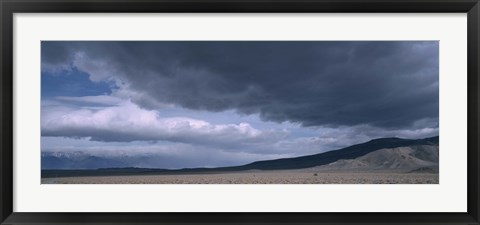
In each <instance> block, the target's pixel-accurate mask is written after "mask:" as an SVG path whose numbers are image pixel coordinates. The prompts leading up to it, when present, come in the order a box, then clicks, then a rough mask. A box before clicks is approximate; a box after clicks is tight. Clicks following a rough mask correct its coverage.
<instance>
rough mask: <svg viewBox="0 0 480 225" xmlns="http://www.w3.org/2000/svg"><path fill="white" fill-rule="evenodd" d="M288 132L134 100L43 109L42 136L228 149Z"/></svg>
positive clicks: (284, 135) (259, 142)
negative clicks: (164, 112)
mask: <svg viewBox="0 0 480 225" xmlns="http://www.w3.org/2000/svg"><path fill="white" fill-rule="evenodd" d="M101 99H102V98H100V100H101ZM69 100H75V101H78V100H92V98H71V99H70V98H69ZM107 100H108V101H110V100H111V99H108V98H107ZM96 101H97V100H94V101H93V102H96ZM108 101H107V102H108ZM286 135H287V133H286V132H285V131H283V130H282V131H275V130H259V129H256V128H254V127H252V125H250V124H249V123H238V124H233V123H231V124H212V123H210V122H207V121H204V120H199V119H193V118H189V117H161V116H160V114H159V113H158V112H157V111H153V110H146V109H142V108H140V107H138V106H137V105H135V104H134V103H131V102H130V101H123V102H122V103H120V104H118V105H116V106H109V107H102V108H100V109H90V108H70V107H66V106H61V105H60V106H45V107H44V108H43V109H42V136H64V137H71V138H84V137H90V138H91V140H97V141H104V142H131V141H170V142H179V143H192V144H199V145H206V146H208V145H212V146H221V147H224V148H226V149H228V148H240V147H242V146H249V145H252V144H261V143H271V142H275V141H277V140H279V139H282V138H285V137H286ZM247 151H248V150H247Z"/></svg>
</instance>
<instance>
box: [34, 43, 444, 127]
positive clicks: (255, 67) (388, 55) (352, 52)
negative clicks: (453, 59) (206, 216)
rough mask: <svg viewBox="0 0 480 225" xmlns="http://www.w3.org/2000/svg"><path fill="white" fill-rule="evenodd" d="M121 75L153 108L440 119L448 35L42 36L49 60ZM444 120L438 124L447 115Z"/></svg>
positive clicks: (371, 121)
mask: <svg viewBox="0 0 480 225" xmlns="http://www.w3.org/2000/svg"><path fill="white" fill-rule="evenodd" d="M65 65H73V66H74V67H77V69H79V70H83V71H85V72H87V73H89V74H90V78H91V80H94V81H99V80H115V81H116V82H117V85H118V86H119V89H118V90H117V93H116V94H118V95H124V96H130V97H131V98H132V100H134V101H135V102H136V103H137V104H140V105H141V106H142V107H145V108H155V107H156V105H157V104H156V103H174V104H178V105H180V106H182V107H185V108H189V109H197V110H206V111H224V110H230V109H233V110H236V111H237V112H239V113H243V114H254V113H259V114H260V116H261V118H262V119H264V120H269V121H277V122H283V121H291V122H299V123H301V124H302V125H304V126H333V127H336V126H342V125H343V126H355V125H360V124H367V125H371V126H375V127H383V128H401V127H409V126H412V125H413V124H414V123H415V122H416V121H419V120H422V119H423V120H425V119H433V120H437V121H438V100H439V99H438V42H436V41H432V42H414V41H384V42H382V41H374V42H325V41H315V42H306V41H295V42H283V41H275V42H272V41H268V42H259V41H244V42H232V41H225V42H219V41H212V42H205V41H202V42H166V41H162V42H42V69H44V70H47V69H51V68H52V67H53V68H55V67H58V68H63V67H65ZM437 126H438V124H437Z"/></svg>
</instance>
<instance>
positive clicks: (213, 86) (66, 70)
mask: <svg viewBox="0 0 480 225" xmlns="http://www.w3.org/2000/svg"><path fill="white" fill-rule="evenodd" d="M40 160H41V183H42V184H49V185H50V184H439V42H438V41H42V42H41V159H40Z"/></svg>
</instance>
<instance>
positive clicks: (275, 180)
mask: <svg viewBox="0 0 480 225" xmlns="http://www.w3.org/2000/svg"><path fill="white" fill-rule="evenodd" d="M438 183H439V174H438V173H435V172H405V171H353V172H352V171H322V170H320V171H315V170H312V169H300V170H280V171H278V170H276V171H260V170H250V171H240V172H218V173H202V174H198V173H197V174H162V175H158V174H157V175H125V176H81V177H51V178H42V184H438Z"/></svg>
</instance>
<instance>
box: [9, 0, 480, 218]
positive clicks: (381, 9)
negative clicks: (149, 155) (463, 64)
mask: <svg viewBox="0 0 480 225" xmlns="http://www.w3.org/2000/svg"><path fill="white" fill-rule="evenodd" d="M0 7H1V42H0V43H1V50H2V55H1V61H0V68H1V72H2V75H1V76H0V82H1V92H0V95H1V97H0V99H1V116H2V119H1V120H0V123H1V135H0V143H1V154H0V162H1V167H0V169H1V172H0V176H1V177H0V187H1V191H0V201H1V206H0V207H1V210H0V221H2V223H1V224H252V225H253V224H466V225H467V224H468V225H473V224H480V219H479V216H480V207H479V202H480V201H479V200H480V197H479V180H480V179H479V178H480V177H479V176H480V173H479V162H480V157H479V141H478V138H479V136H478V135H479V132H478V131H479V127H480V126H479V120H478V117H479V114H478V113H479V98H478V94H479V93H478V88H479V86H480V83H479V81H480V80H479V79H478V76H479V52H480V51H479V50H480V48H479V41H480V39H479V25H480V23H479V21H480V18H479V13H480V5H479V1H478V0H382V1H379V0H335V1H332V0H141V1H136V0H84V1H79V0H0ZM82 12H86V13H127V12H135V13H153V12H155V13H158V12H168V13H172V12H190V13H192V12H193V13H206V12H208V13H219V12H221V13H248V12H251V13H252V12H262V13H312V12H316V13H332V12H334V13H414V12H415V13H417V12H426V13H455V12H463V13H468V43H467V44H468V162H467V164H468V165H467V167H468V184H467V185H468V193H467V194H468V209H467V210H468V212H466V213H248V212H242V213H215V212H211V213H54V212H52V213H21V212H13V211H12V209H13V197H12V196H13V194H14V189H13V162H12V161H13V160H12V155H13V130H14V129H15V128H14V126H13V122H12V121H13V118H14V116H15V115H14V112H13V103H14V102H13V97H14V96H13V47H12V46H13V15H14V13H82Z"/></svg>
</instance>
